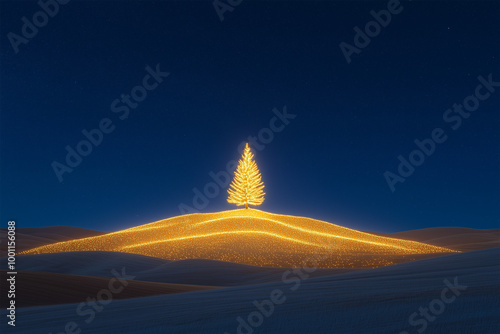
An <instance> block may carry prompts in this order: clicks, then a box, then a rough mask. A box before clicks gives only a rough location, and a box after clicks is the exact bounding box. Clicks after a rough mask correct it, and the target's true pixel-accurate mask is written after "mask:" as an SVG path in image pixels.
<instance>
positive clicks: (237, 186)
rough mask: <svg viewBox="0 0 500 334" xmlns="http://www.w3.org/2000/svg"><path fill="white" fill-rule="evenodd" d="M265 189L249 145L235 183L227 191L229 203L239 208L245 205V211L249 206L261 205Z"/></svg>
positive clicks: (246, 147) (236, 172) (236, 173)
mask: <svg viewBox="0 0 500 334" xmlns="http://www.w3.org/2000/svg"><path fill="white" fill-rule="evenodd" d="M263 189H264V183H263V182H262V180H261V176H260V172H259V168H258V167H257V164H256V163H255V161H254V160H253V153H252V152H251V151H250V146H248V143H247V144H246V145H245V151H244V152H243V155H242V156H241V159H240V161H239V162H238V167H237V168H236V171H235V172H234V178H233V182H232V183H231V185H230V187H229V189H228V190H227V192H228V193H229V196H228V198H227V201H228V202H229V203H234V204H236V205H237V206H241V205H245V209H248V205H261V204H262V202H264V195H265V193H264V191H262V190H263Z"/></svg>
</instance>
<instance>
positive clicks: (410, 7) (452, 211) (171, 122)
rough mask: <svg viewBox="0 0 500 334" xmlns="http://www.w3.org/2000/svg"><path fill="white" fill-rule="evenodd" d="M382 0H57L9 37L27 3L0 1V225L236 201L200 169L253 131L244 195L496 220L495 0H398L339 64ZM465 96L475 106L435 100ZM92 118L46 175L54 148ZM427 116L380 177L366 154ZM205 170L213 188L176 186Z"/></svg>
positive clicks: (117, 222) (118, 217)
mask: <svg viewBox="0 0 500 334" xmlns="http://www.w3.org/2000/svg"><path fill="white" fill-rule="evenodd" d="M44 1H45V0H44ZM61 1H62V0H61ZM49 2H50V1H49ZM235 2H237V1H235V0H233V3H235ZM224 3H225V2H224ZM387 7H388V2H387V1H384V2H375V1H371V2H353V1H345V2H339V1H330V2H320V1H314V2H310V1H267V2H265V1H248V0H245V1H243V2H241V4H239V5H238V6H236V7H234V9H233V10H232V11H226V12H225V13H224V14H223V17H224V20H223V21H221V20H220V18H219V16H218V14H217V12H216V10H215V9H214V6H213V4H212V2H211V1H203V2H201V1H200V2H192V1H175V2H171V1H161V2H160V1H76V0H73V1H70V2H69V3H68V4H64V5H62V4H61V5H59V10H58V13H56V14H55V15H53V17H50V18H49V19H48V22H46V25H44V26H41V27H40V28H38V32H37V33H36V35H34V36H31V37H30V38H26V39H24V40H23V41H24V42H22V43H21V42H18V44H17V46H16V47H13V43H12V42H11V41H12V40H13V37H12V36H14V35H13V34H15V35H16V36H18V37H19V38H20V40H22V38H24V37H22V27H23V24H25V23H24V22H23V21H22V18H23V17H26V18H27V21H29V22H33V14H36V13H37V12H38V11H40V10H41V8H40V6H39V5H38V4H37V2H36V1H23V2H19V1H2V2H1V5H0V10H1V14H0V15H1V20H0V22H1V23H0V33H1V44H0V47H1V49H0V50H1V64H0V65H1V68H0V70H1V96H0V97H1V99H0V103H1V118H0V121H1V138H0V139H1V140H0V143H1V144H0V147H1V221H2V224H3V225H4V226H3V227H6V226H7V225H6V223H7V221H8V220H16V222H17V227H18V228H19V227H34V226H51V225H71V226H78V227H85V228H90V229H96V230H101V231H114V230H118V229H123V228H126V227H131V226H135V225H140V224H145V223H149V222H152V221H155V220H159V219H164V218H168V217H172V216H177V215H179V214H181V210H180V209H179V206H180V205H181V204H183V205H182V206H183V207H191V208H193V209H195V210H197V211H200V212H215V211H220V210H229V209H235V208H236V206H234V205H232V204H228V203H227V202H226V198H227V192H226V189H220V188H219V186H217V187H214V186H213V185H214V184H211V185H208V186H207V184H210V182H212V181H213V180H212V178H211V176H210V175H209V173H210V172H214V173H218V172H219V171H223V170H225V169H226V164H227V163H228V161H230V160H237V159H239V157H240V153H239V152H238V145H239V144H240V143H241V142H242V141H245V140H246V138H248V137H249V136H256V137H257V138H259V134H260V138H261V139H257V140H260V141H258V142H257V145H254V153H255V155H256V162H257V164H258V166H259V169H260V171H261V173H262V180H263V182H264V184H265V186H266V188H265V192H266V200H265V201H264V204H263V205H261V206H260V207H258V209H261V210H265V211H269V212H273V213H283V214H291V215H299V216H307V217H312V218H316V219H322V220H326V221H330V222H332V223H337V224H340V225H343V226H347V227H351V228H355V229H361V230H367V231H377V232H396V231H403V230H409V229H417V228H424V227H434V226H463V227H471V228H481V229H487V228H498V227H500V207H499V204H500V190H499V189H500V150H499V147H500V145H499V144H500V140H499V125H500V119H499V118H500V117H499V115H500V113H499V105H500V84H499V83H498V82H500V68H499V60H500V19H499V17H500V4H499V3H498V2H497V1H477V2H473V1H463V2H457V1H449V2H439V1H436V2H430V1H410V2H409V1H402V2H401V4H400V6H399V7H397V10H399V13H397V14H392V15H391V21H390V22H389V23H388V24H386V27H382V28H380V32H379V33H378V34H376V32H377V31H375V30H374V31H375V32H372V33H371V34H372V35H373V37H371V40H370V42H369V43H365V44H368V45H366V46H365V45H363V46H364V47H360V48H357V49H356V50H357V51H356V52H353V53H352V54H351V55H350V57H349V58H350V63H348V61H347V59H346V57H345V55H344V54H343V52H342V50H341V48H340V44H341V43H342V42H344V43H346V44H344V45H347V44H349V45H353V46H352V48H354V47H355V45H354V38H355V35H356V32H355V30H354V28H355V27H356V26H357V27H359V28H360V29H361V30H362V31H364V29H365V25H366V24H367V23H369V22H370V21H372V20H374V17H373V16H372V15H371V14H370V11H372V10H373V11H375V12H379V11H380V10H387ZM394 8H396V7H394ZM52 10H54V7H52ZM43 18H44V17H43V15H38V16H36V19H38V20H42V23H44V22H43ZM30 24H31V23H30ZM371 27H372V28H373V29H375V28H376V27H377V26H376V25H373V24H372V25H371ZM25 30H29V29H27V28H26V29H25ZM25 32H27V33H32V34H33V31H31V32H30V31H25ZM9 33H13V34H10V35H9ZM9 36H10V37H9ZM360 39H362V38H360ZM14 40H15V38H14ZM17 41H19V39H18V40H17ZM358 42H360V40H359V39H358ZM361 42H362V41H361ZM365 42H366V40H365ZM14 44H15V43H14ZM358 44H359V43H358ZM16 48H17V51H18V52H17V53H16V50H15V49H16ZM147 68H148V69H147ZM150 72H152V73H154V72H157V73H156V74H155V76H151V74H149V73H150ZM158 72H160V73H159V74H158ZM167 72H168V73H169V74H168V75H167V74H166V73H167ZM147 75H149V76H148V77H146V76H147ZM489 75H491V77H490V80H492V81H493V85H490V86H489V88H490V90H488V88H487V87H485V86H484V85H483V86H482V87H479V88H478V86H479V85H480V84H481V81H480V80H479V79H478V77H479V76H482V78H483V80H486V81H488V76H489ZM155 77H156V79H155ZM495 85H496V86H495ZM145 86H147V87H149V89H150V90H147V89H145V88H144V87H145ZM477 91H479V94H482V95H481V96H483V99H482V100H479V99H478V98H476V97H474V96H475V95H474V94H476V92H477ZM132 93H134V96H136V97H137V98H138V99H139V100H142V101H140V102H134V101H133V97H130V96H131V94H132ZM144 94H147V96H144ZM470 95H472V98H468V97H469V96H470ZM486 95H488V97H485V96H486ZM127 98H128V101H129V102H128V103H129V105H128V106H127V102H126V99H127ZM121 99H123V100H121ZM464 100H466V101H467V103H469V107H468V108H472V109H475V110H473V111H470V112H467V111H464V110H465V109H462V114H460V113H459V112H458V111H457V112H455V111H453V110H452V111H450V112H447V110H448V109H450V108H451V109H453V105H454V104H457V105H458V104H463V103H465V102H464ZM475 102H478V103H479V105H478V106H477V105H474V104H475ZM471 105H472V107H470V106H471ZM273 110H274V111H273ZM285 111H286V113H287V114H288V118H286V117H285V116H283V113H284V112H285ZM277 114H278V115H281V118H283V119H284V120H282V119H280V118H279V117H278V116H276V115H277ZM294 115H295V117H293V116H294ZM461 115H467V116H466V117H467V118H465V116H461ZM125 116H127V117H125ZM445 118H447V120H445ZM285 123H288V124H286V125H285ZM100 126H101V127H102V129H104V130H105V131H107V132H108V133H103V135H102V139H101V138H100V136H99V135H98V134H97V131H94V132H92V133H94V135H95V136H94V141H95V142H97V143H98V141H99V140H100V141H101V142H100V144H99V145H98V146H95V145H92V144H91V145H92V146H90V147H91V148H92V152H90V153H89V154H87V155H86V156H83V157H81V162H80V163H79V164H77V162H78V161H76V160H72V163H73V165H75V164H76V166H75V167H73V168H72V172H71V173H69V172H65V173H63V174H62V175H61V178H62V182H60V180H59V178H58V176H57V175H56V172H55V171H54V167H53V165H54V161H56V162H57V163H58V164H56V165H58V166H59V167H60V166H62V165H67V163H66V155H67V154H68V151H67V150H66V147H69V148H70V149H76V148H77V145H78V144H79V142H81V141H83V140H86V137H85V135H84V134H83V133H82V130H87V131H89V132H90V131H92V130H93V129H96V128H99V127H100ZM270 127H271V128H273V129H274V130H275V131H274V132H273V131H272V130H271V128H270ZM266 128H267V129H266ZM436 128H438V130H437V131H438V132H439V131H440V130H439V129H442V131H441V135H440V136H437V137H438V138H440V140H441V141H442V140H443V137H444V136H445V138H446V140H445V141H444V142H442V143H437V144H435V149H434V152H433V153H432V154H430V155H429V156H427V155H426V156H425V157H424V159H425V160H424V161H423V163H421V165H419V166H417V167H415V168H414V171H413V173H411V175H409V176H408V177H405V181H404V183H402V182H397V183H395V185H394V191H392V190H391V187H390V186H389V184H388V182H387V180H386V176H384V173H386V171H389V172H391V173H394V174H393V175H396V174H398V165H399V164H400V160H398V157H399V156H400V155H401V156H402V157H403V158H404V159H405V160H408V159H409V158H410V154H411V153H412V151H414V150H415V149H418V147H417V145H416V144H415V142H414V141H415V140H416V139H417V140H420V141H423V140H425V139H428V138H431V137H432V133H433V131H434V130H435V129H436ZM100 131H101V130H100ZM271 136H272V138H271ZM263 142H265V144H263ZM427 143H428V141H427ZM256 146H258V148H260V149H261V150H260V151H259V150H258V149H257V147H256ZM79 148H80V149H81V150H83V152H84V153H88V151H89V146H88V145H86V144H85V143H83V144H82V145H80V146H79ZM422 154H424V153H422ZM422 154H419V153H415V154H413V155H412V157H413V160H414V161H416V162H419V161H418V159H420V158H422V156H423V155H422ZM73 159H75V158H74V157H73ZM415 159H416V160H415ZM75 161H76V162H75ZM420 162H421V161H420ZM66 168H70V167H69V166H68V167H66ZM403 169H404V167H403ZM403 172H404V171H403ZM406 172H408V171H406ZM408 173H409V172H408ZM231 177H232V175H231ZM205 186H207V190H208V191H209V195H210V196H212V197H213V198H208V199H207V200H206V201H203V200H202V199H199V198H198V202H196V203H193V198H194V196H195V191H193V189H197V190H196V191H198V190H199V191H200V192H202V193H203V192H204V191H205ZM216 192H218V194H215V195H214V193H216ZM204 196H205V195H204ZM196 206H198V208H199V209H197V208H196Z"/></svg>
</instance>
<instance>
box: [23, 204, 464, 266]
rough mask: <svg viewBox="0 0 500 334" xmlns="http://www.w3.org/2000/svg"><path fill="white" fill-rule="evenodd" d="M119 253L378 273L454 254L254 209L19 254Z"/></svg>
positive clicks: (206, 215) (196, 216)
mask: <svg viewBox="0 0 500 334" xmlns="http://www.w3.org/2000/svg"><path fill="white" fill-rule="evenodd" d="M73 251H117V252H127V253H135V254H142V255H148V256H154V257H159V258H163V259H168V260H182V259H194V258H203V259H213V260H222V261H230V262H236V263H243V264H251V265H258V266H276V267H289V266H296V267H299V266H302V265H303V264H304V263H307V264H308V266H310V267H312V266H317V267H322V268H338V267H345V268H351V267H358V268H363V267H378V266H382V265H388V264H393V263H398V262H406V261H411V260H415V259H418V258H422V257H430V256H433V255H432V254H436V255H439V254H442V253H450V252H455V251H454V250H451V249H448V248H443V247H437V246H432V245H428V244H424V243H420V242H416V241H410V240H403V239H394V238H388V237H382V236H377V235H373V234H370V233H365V232H360V231H356V230H352V229H349V228H345V227H342V226H339V225H335V224H331V223H328V222H324V221H320V220H315V219H311V218H304V217H295V216H286V215H278V214H271V213H267V212H264V211H260V210H255V209H240V210H232V211H223V212H216V213H204V214H190V215H183V216H177V217H172V218H169V219H164V220H160V221H157V222H153V223H150V224H145V225H141V226H137V227H133V228H129V229H126V230H122V231H117V232H113V233H107V234H104V235H100V236H94V237H88V238H83V239H77V240H71V241H64V242H58V243H54V244H50V245H45V246H41V247H37V248H33V249H31V250H28V251H25V252H22V253H21V254H42V253H58V252H73Z"/></svg>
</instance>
